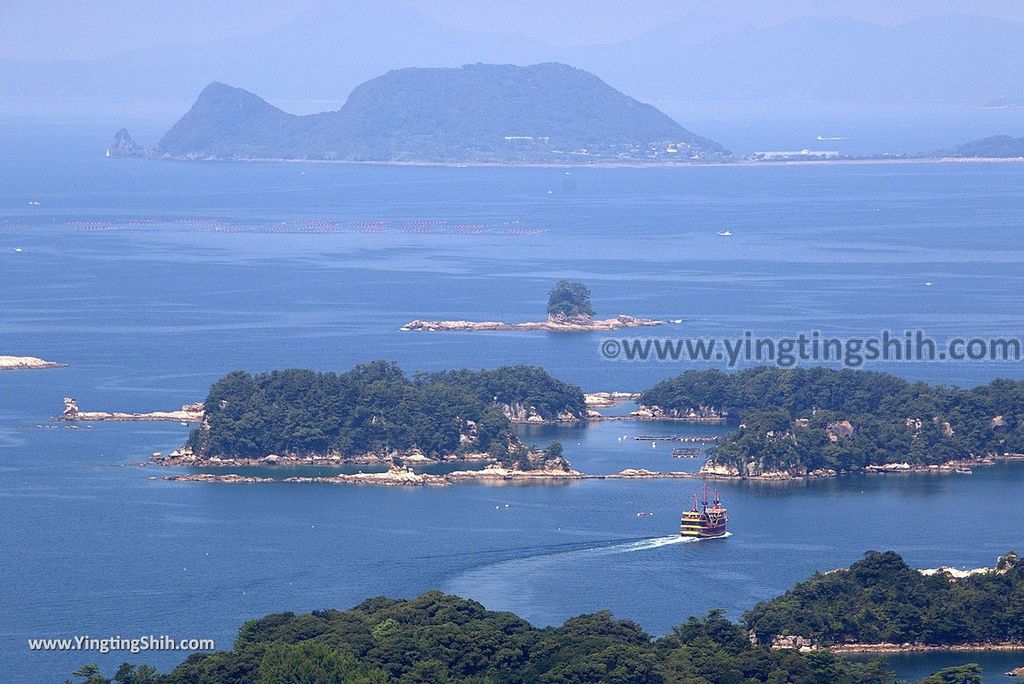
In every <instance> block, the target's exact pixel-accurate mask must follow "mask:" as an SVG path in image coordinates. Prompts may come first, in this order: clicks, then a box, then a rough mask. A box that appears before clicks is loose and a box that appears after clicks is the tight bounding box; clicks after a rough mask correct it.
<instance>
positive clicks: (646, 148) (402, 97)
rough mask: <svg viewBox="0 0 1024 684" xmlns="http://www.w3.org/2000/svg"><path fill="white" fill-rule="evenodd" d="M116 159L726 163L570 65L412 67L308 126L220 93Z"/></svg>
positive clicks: (653, 112)
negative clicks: (153, 142) (154, 139)
mask: <svg viewBox="0 0 1024 684" xmlns="http://www.w3.org/2000/svg"><path fill="white" fill-rule="evenodd" d="M112 153H113V154H114V155H117V156H139V155H145V156H167V157H174V158H191V159H196V158H216V159H309V160H345V161H391V162H395V161H408V162H420V161H422V162H496V163H515V162H529V163H546V162H548V163H549V162H586V161H618V160H623V159H625V160H642V161H651V160H653V161H660V160H664V161H669V160H688V159H708V158H721V157H724V156H726V155H727V154H728V153H727V152H726V151H725V150H724V149H723V148H722V146H721V145H719V144H718V143H716V142H714V141H712V140H708V139H706V138H702V137H700V136H698V135H695V134H694V133H691V132H690V131H688V130H686V129H685V128H683V127H682V126H680V125H679V124H678V123H676V122H675V121H673V120H672V119H670V118H669V117H668V116H666V115H665V114H663V113H662V112H660V111H658V110H657V109H656V108H654V107H652V106H651V105H648V104H643V103H641V102H638V101H637V100H634V99H633V98H631V97H629V96H627V95H624V94H623V93H621V92H619V91H617V90H615V89H614V88H612V87H611V86H609V85H608V84H606V83H605V82H603V81H602V80H601V79H599V78H598V77H596V76H594V75H593V74H591V73H588V72H586V71H583V70H581V69H575V68H573V67H570V66H566V65H564V64H557V63H548V64H538V65H534V66H528V67H518V66H510V65H491V64H474V65H469V66H464V67H460V68H455V69H449V68H437V69H421V68H407V69H399V70H396V71H390V72H388V73H386V74H384V75H383V76H379V77H377V78H374V79H372V80H370V81H367V82H366V83H363V84H361V85H359V86H357V87H356V88H355V89H354V90H353V91H352V94H351V95H350V96H349V98H348V100H347V101H346V103H345V105H344V106H343V107H342V108H341V109H339V110H337V111H332V112H324V113H320V114H312V115H308V116H297V115H294V114H289V113H287V112H284V111H282V110H281V109H278V108H277V107H274V106H272V105H270V104H268V103H267V102H266V101H265V100H263V99H261V98H260V97H258V96H256V95H254V94H252V93H250V92H248V91H246V90H243V89H241V88H234V87H231V86H227V85H224V84H223V83H211V84H210V85H208V86H207V87H206V88H205V89H204V90H203V91H202V93H201V94H200V95H199V98H198V99H197V100H196V102H195V104H194V105H193V106H192V108H191V110H189V112H188V113H187V114H185V116H183V117H182V118H181V119H180V120H179V121H178V122H177V123H176V124H174V126H173V127H172V128H171V129H170V130H169V131H168V132H167V133H166V134H165V135H164V136H163V138H162V139H161V140H160V142H159V144H158V145H157V147H156V148H155V149H153V150H141V149H140V148H138V147H137V146H136V145H135V144H134V143H133V142H132V141H131V138H130V136H129V135H128V134H127V132H125V131H120V132H119V133H118V135H117V138H116V140H115V143H114V146H113V148H112Z"/></svg>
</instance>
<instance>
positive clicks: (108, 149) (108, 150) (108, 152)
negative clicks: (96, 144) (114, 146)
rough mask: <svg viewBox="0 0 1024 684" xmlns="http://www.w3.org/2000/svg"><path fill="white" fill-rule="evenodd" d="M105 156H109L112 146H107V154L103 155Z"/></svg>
mask: <svg viewBox="0 0 1024 684" xmlns="http://www.w3.org/2000/svg"><path fill="white" fill-rule="evenodd" d="M103 156H104V157H109V156H110V148H109V147H108V148H107V153H106V154H105V155H103Z"/></svg>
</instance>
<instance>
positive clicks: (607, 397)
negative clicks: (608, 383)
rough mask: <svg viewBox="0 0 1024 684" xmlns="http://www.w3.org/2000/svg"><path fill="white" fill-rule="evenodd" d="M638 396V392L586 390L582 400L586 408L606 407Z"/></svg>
mask: <svg viewBox="0 0 1024 684" xmlns="http://www.w3.org/2000/svg"><path fill="white" fill-rule="evenodd" d="M639 398H640V393H639V392H587V393H585V394H584V395H583V401H584V403H585V404H586V405H587V408H608V407H611V406H616V405H618V404H621V403H622V402H624V401H636V400H637V399H639Z"/></svg>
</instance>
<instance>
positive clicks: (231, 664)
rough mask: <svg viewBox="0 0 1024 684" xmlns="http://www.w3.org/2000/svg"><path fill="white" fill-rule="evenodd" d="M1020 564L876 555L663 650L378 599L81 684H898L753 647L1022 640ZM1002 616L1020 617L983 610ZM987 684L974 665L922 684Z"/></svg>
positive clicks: (598, 632) (440, 600)
mask: <svg viewBox="0 0 1024 684" xmlns="http://www.w3.org/2000/svg"><path fill="white" fill-rule="evenodd" d="M1015 560H1016V557H1015V556H1013V557H1011V556H1007V557H1004V559H1002V561H1001V563H1002V565H1001V566H1000V567H1001V569H1000V571H999V572H997V573H992V575H991V576H988V575H986V576H985V577H986V578H987V579H981V578H980V577H979V578H978V579H972V580H969V581H967V580H964V581H962V582H950V581H949V579H948V578H946V577H942V576H936V577H924V576H922V575H920V574H919V573H918V572H917V571H915V570H913V569H911V568H908V567H907V566H906V565H905V564H904V563H903V561H902V559H901V558H900V557H899V556H898V555H896V554H894V553H891V552H887V553H878V552H869V553H868V554H866V556H865V559H864V560H862V561H859V562H858V563H855V564H854V565H853V566H852V567H851V568H850V569H849V570H844V571H839V572H835V573H829V574H827V575H815V576H814V577H813V578H811V579H810V580H808V581H806V582H803V583H801V584H799V585H797V586H796V587H795V588H794V589H793V590H791V591H790V592H787V593H786V594H785V595H783V596H781V597H779V598H777V599H775V600H774V601H769V602H768V603H764V604H760V605H758V606H757V607H755V608H754V609H753V610H751V611H750V612H749V613H748V614H747V615H746V616H745V617H744V620H743V622H742V623H740V624H736V623H733V622H731V621H729V620H728V619H726V618H725V617H724V615H723V614H722V612H721V611H711V612H710V613H708V614H707V615H706V616H705V617H703V618H695V617H691V618H690V619H688V620H687V621H686V622H684V623H683V624H681V625H679V626H678V627H676V628H675V629H674V630H673V631H672V632H671V633H670V634H668V635H666V636H664V637H661V638H659V639H655V638H653V637H651V635H649V634H647V633H645V632H644V631H643V630H642V629H641V628H640V627H639V626H637V625H636V624H635V623H633V622H630V621H628V620H618V619H615V618H614V617H613V616H612V615H611V614H610V613H608V612H607V611H601V612H597V613H592V614H589V615H581V616H578V617H574V618H571V619H570V620H568V621H566V622H565V623H564V624H563V625H562V626H561V627H548V628H537V627H534V626H532V625H530V624H529V623H528V622H526V621H525V620H522V619H521V618H519V617H517V616H515V615H513V614H512V613H506V612H495V611H489V610H486V609H485V608H484V607H483V606H481V605H480V604H479V603H477V602H475V601H469V600H466V599H462V598H458V597H456V596H451V595H446V594H442V593H440V592H428V593H426V594H423V595H421V596H419V597H418V598H415V599H412V600H394V599H388V598H373V599H369V600H367V601H364V602H363V603H361V604H360V605H358V606H356V607H355V608H352V609H350V610H345V611H338V610H325V611H317V612H313V613H307V614H303V615H295V614H293V613H282V614H276V615H268V616H267V617H264V618H262V619H259V620H254V621H251V622H247V623H246V624H245V625H243V626H242V628H241V630H240V631H239V633H238V636H237V638H236V639H235V642H234V645H233V646H232V648H231V650H229V651H223V652H217V653H204V654H195V655H192V656H190V657H189V658H188V659H186V660H185V661H184V662H183V663H181V664H180V665H178V666H177V667H176V668H175V669H174V670H172V671H171V672H170V673H168V674H159V673H157V672H156V671H155V670H154V669H153V668H151V667H149V666H145V665H143V666H133V665H129V664H125V665H123V666H122V667H121V668H120V669H119V670H118V672H117V674H116V675H115V677H114V679H113V680H110V679H107V678H105V677H104V676H103V675H102V674H101V673H100V671H99V669H98V668H97V667H96V666H95V665H87V666H84V667H83V668H81V669H80V670H78V671H77V672H76V673H75V675H76V676H77V677H79V680H77V681H84V682H85V684H110V683H111V682H112V681H113V682H116V683H117V684H237V683H239V682H255V683H257V684H364V683H368V684H379V683H383V682H408V683H412V682H430V683H435V682H436V683H438V684H444V683H446V682H467V683H473V684H485V683H493V684H532V683H534V682H544V683H549V684H591V683H595V682H604V683H608V684H661V683H664V684H755V683H761V682H763V683H765V684H786V683H790V684H893V683H894V682H895V681H896V680H895V677H894V675H893V674H892V673H891V672H889V671H888V670H887V669H886V667H885V666H884V664H883V663H882V662H881V661H871V662H868V663H853V662H849V661H847V660H844V659H843V658H841V657H839V656H836V655H833V654H831V653H829V652H827V651H822V650H816V651H810V652H800V651H797V650H794V649H776V650H773V649H771V648H769V647H768V646H767V645H766V644H762V643H752V640H751V638H750V630H751V629H753V630H756V634H757V635H758V637H761V636H762V634H768V633H769V632H774V633H776V634H778V633H785V634H803V635H805V636H817V637H820V638H821V639H822V640H823V643H824V642H825V641H827V640H828V638H829V637H830V636H831V637H833V640H835V639H841V638H846V637H848V636H850V635H855V636H856V637H858V638H860V639H862V640H864V641H868V640H872V639H880V638H887V639H888V638H892V639H896V640H904V639H909V640H911V641H913V640H914V638H915V637H918V636H922V635H926V634H933V632H930V631H929V630H930V629H931V627H928V626H923V625H927V624H929V623H930V622H935V620H937V619H938V618H934V619H933V618H928V617H923V616H924V615H926V614H928V612H929V611H931V610H932V609H933V608H934V609H935V611H936V615H938V612H942V613H946V614H948V615H949V616H950V617H949V618H948V620H947V621H946V622H945V623H943V624H944V625H945V626H944V627H942V628H941V630H940V631H939V632H934V637H933V638H934V639H938V640H939V641H938V643H945V644H950V643H963V642H965V641H970V640H974V639H976V638H995V637H1009V636H1013V635H1018V636H1017V637H1016V638H1020V636H1019V633H1020V629H1021V625H1022V624H1024V620H1022V619H1021V614H1020V612H1019V611H1020V610H1021V608H1022V606H1024V601H1022V600H1021V599H1022V597H1024V593H1022V587H1024V582H1022V581H1021V568H1022V566H1021V565H1020V564H1018V563H1016V562H1015ZM1014 597H1015V598H1014ZM1000 602H1001V603H1002V605H1004V606H1005V605H1006V604H1007V603H1012V604H1014V605H1015V606H1016V608H1014V609H1012V610H1016V611H1018V612H1016V613H1012V612H1005V611H1004V610H1003V609H995V610H993V609H989V608H985V606H988V605H990V604H994V603H1000ZM989 623H990V624H991V625H995V626H991V627H990V626H987V625H988V624H989ZM936 624H937V623H936ZM915 625H916V626H915ZM1011 625H1015V626H1011ZM762 630H767V631H763V632H762ZM926 638H927V637H926ZM768 643H770V639H769V640H768ZM979 682H981V670H980V668H978V666H977V665H974V664H967V665H962V666H958V667H954V668H949V669H946V670H943V671H941V672H938V673H935V674H934V675H931V676H930V677H928V678H926V679H923V680H921V684H938V683H945V684H978V683H979Z"/></svg>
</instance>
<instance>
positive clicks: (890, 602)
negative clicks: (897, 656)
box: [744, 551, 1024, 646]
mask: <svg viewBox="0 0 1024 684" xmlns="http://www.w3.org/2000/svg"><path fill="white" fill-rule="evenodd" d="M744 621H745V622H746V624H747V625H748V626H749V627H750V628H751V629H752V630H753V631H754V632H755V633H756V634H757V637H758V639H760V640H762V641H764V642H766V643H770V642H771V639H772V637H773V636H775V635H778V634H785V635H799V636H803V637H807V638H811V639H814V640H816V641H818V642H819V643H821V644H842V643H847V642H857V643H899V644H902V643H907V642H910V643H923V644H929V645H939V646H941V645H950V644H961V643H972V642H973V643H980V642H1008V641H1012V642H1016V643H1024V564H1022V563H1020V562H1019V559H1018V558H1017V555H1016V554H1013V553H1011V554H1007V555H1006V556H1003V557H1002V558H1000V559H999V562H998V563H997V566H996V570H995V571H993V572H989V573H984V574H976V575H971V576H970V577H966V578H963V579H957V580H955V581H951V580H950V578H949V577H948V576H947V575H945V574H941V573H940V574H935V575H930V576H926V575H922V574H921V573H920V572H918V571H917V570H914V569H913V568H911V567H909V566H908V565H907V564H906V563H905V562H904V561H903V559H902V558H900V557H899V556H898V555H897V554H895V553H893V552H891V551H889V552H886V553H879V552H876V551H871V552H868V553H867V554H865V556H864V559H863V560H861V561H858V562H857V563H854V564H853V565H852V566H851V567H850V569H849V570H836V571H834V572H829V573H826V574H818V575H815V576H814V577H812V578H810V579H809V580H807V581H805V582H801V583H800V584H798V585H796V586H795V587H794V588H793V589H791V590H789V591H787V592H786V593H785V594H783V595H782V596H779V597H778V598H775V599H772V600H771V601H767V602H764V603H760V604H758V605H757V606H755V607H754V608H753V609H752V610H750V611H749V612H748V613H747V614H746V615H745V616H744Z"/></svg>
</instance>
